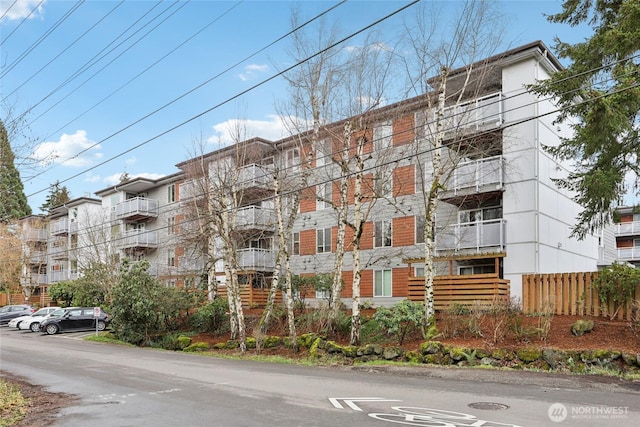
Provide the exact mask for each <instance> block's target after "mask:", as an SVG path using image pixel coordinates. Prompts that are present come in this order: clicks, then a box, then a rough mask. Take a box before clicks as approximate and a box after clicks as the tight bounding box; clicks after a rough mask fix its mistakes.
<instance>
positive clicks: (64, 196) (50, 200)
mask: <svg viewBox="0 0 640 427" xmlns="http://www.w3.org/2000/svg"><path fill="white" fill-rule="evenodd" d="M69 200H71V193H69V189H68V188H67V187H66V186H64V185H63V186H62V187H61V186H60V182H59V181H56V182H55V184H53V185H51V188H50V189H49V194H48V195H47V198H46V199H45V201H44V203H43V204H42V205H41V206H40V210H41V211H42V212H45V213H47V212H49V211H50V210H51V209H52V208H55V207H56V206H60V205H61V204H63V203H67V202H68V201H69Z"/></svg>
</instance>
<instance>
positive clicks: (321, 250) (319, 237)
mask: <svg viewBox="0 0 640 427" xmlns="http://www.w3.org/2000/svg"><path fill="white" fill-rule="evenodd" d="M330 252H331V227H327V228H317V229H316V254H325V253H330Z"/></svg>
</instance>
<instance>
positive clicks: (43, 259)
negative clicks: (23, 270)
mask: <svg viewBox="0 0 640 427" xmlns="http://www.w3.org/2000/svg"><path fill="white" fill-rule="evenodd" d="M29 263H30V264H46V263H47V252H46V251H31V252H29Z"/></svg>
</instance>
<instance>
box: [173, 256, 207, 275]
mask: <svg viewBox="0 0 640 427" xmlns="http://www.w3.org/2000/svg"><path fill="white" fill-rule="evenodd" d="M204 266H205V261H204V259H202V258H200V259H199V258H192V257H190V256H189V257H187V256H181V257H178V270H179V271H180V272H182V273H186V272H203V271H204Z"/></svg>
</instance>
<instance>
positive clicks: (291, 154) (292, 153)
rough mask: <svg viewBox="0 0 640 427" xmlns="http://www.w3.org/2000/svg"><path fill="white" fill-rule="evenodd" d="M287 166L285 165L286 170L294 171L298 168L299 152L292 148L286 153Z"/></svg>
mask: <svg viewBox="0 0 640 427" xmlns="http://www.w3.org/2000/svg"><path fill="white" fill-rule="evenodd" d="M286 159H287V164H286V165H285V166H286V167H287V169H293V170H296V169H298V168H299V167H300V151H298V149H297V148H293V149H291V150H288V151H287V154H286Z"/></svg>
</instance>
